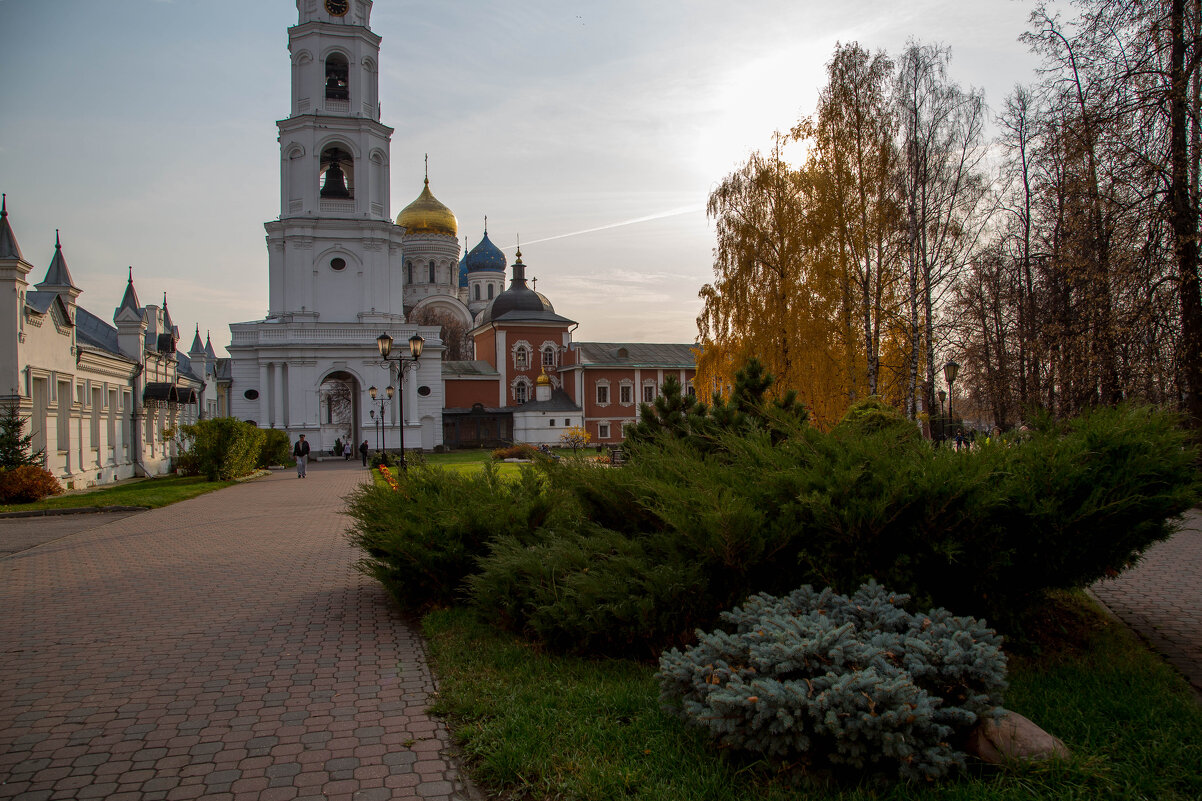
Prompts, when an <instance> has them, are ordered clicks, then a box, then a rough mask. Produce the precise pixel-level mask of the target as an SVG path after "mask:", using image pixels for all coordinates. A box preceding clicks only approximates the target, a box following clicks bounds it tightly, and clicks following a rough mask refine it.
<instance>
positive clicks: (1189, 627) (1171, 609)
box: [1092, 509, 1202, 693]
mask: <svg viewBox="0 0 1202 801" xmlns="http://www.w3.org/2000/svg"><path fill="white" fill-rule="evenodd" d="M1092 589H1093V592H1094V594H1095V595H1096V596H1097V597H1098V598H1099V599H1100V600H1101V601H1102V603H1104V604H1106V606H1107V607H1109V608H1110V610H1111V611H1112V612H1114V613H1115V615H1117V616H1118V618H1119V619H1120V620H1122V621H1123V622H1124V623H1126V624H1127V625H1128V626H1130V627H1131V628H1132V629H1134V630H1135V631H1136V633H1138V634H1139V635H1140V636H1141V637H1143V638H1144V639H1145V640H1146V641H1147V642H1148V643H1149V644H1150V645H1151V646H1152V647H1153V648H1155V649H1156V650H1157V651H1159V652H1160V653H1161V654H1162V655H1163V656H1164V658H1165V659H1166V660H1167V661H1168V662H1169V664H1171V665H1173V666H1174V667H1176V668H1177V669H1178V670H1180V671H1181V672H1182V674H1184V675H1185V678H1186V679H1187V680H1189V682H1190V684H1191V685H1193V687H1194V690H1196V691H1197V692H1199V693H1202V512H1199V511H1198V510H1197V509H1193V510H1191V511H1189V512H1187V513H1186V515H1185V523H1184V525H1183V526H1182V528H1181V530H1180V531H1178V532H1177V533H1176V534H1174V535H1173V536H1172V537H1171V538H1170V539H1167V540H1165V541H1164V542H1158V543H1156V544H1155V545H1153V546H1152V547H1151V548H1149V549H1148V551H1147V552H1146V553H1145V554H1144V557H1143V559H1142V560H1141V561H1140V563H1139V564H1138V565H1136V566H1135V567H1133V568H1131V569H1130V570H1127V571H1125V572H1123V573H1122V575H1120V576H1118V577H1117V578H1113V579H1105V580H1103V581H1100V582H1098V583H1097V584H1095V585H1094V586H1093V588H1092Z"/></svg>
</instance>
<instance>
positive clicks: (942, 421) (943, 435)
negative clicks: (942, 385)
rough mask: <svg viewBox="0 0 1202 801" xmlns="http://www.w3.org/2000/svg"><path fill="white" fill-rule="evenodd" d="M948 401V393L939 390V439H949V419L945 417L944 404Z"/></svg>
mask: <svg viewBox="0 0 1202 801" xmlns="http://www.w3.org/2000/svg"><path fill="white" fill-rule="evenodd" d="M945 400H947V392H945V391H944V390H942V389H941V390H939V439H940V440H941V441H942V440H945V439H947V418H946V417H944V416H943V402H944V401H945Z"/></svg>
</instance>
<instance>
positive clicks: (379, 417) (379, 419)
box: [367, 387, 396, 451]
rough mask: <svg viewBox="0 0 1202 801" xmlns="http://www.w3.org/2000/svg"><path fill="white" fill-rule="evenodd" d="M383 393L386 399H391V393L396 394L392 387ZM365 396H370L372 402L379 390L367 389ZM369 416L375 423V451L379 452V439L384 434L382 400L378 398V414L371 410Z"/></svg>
mask: <svg viewBox="0 0 1202 801" xmlns="http://www.w3.org/2000/svg"><path fill="white" fill-rule="evenodd" d="M384 392H385V394H387V396H388V398H389V399H391V398H392V393H394V392H396V390H395V389H393V388H392V387H388V389H386V390H384ZM367 394H368V395H371V399H372V400H373V401H374V400H375V399H376V395H377V394H379V390H378V389H376V388H375V387H368V388H367ZM371 416H372V418H373V419H374V420H375V421H376V450H377V451H379V450H380V445H381V437H382V435H383V433H384V398H380V413H379V414H376V410H375V409H372V410H371Z"/></svg>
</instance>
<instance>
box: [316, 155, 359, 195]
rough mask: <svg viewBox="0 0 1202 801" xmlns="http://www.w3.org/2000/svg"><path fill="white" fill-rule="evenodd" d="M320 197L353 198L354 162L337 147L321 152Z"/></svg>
mask: <svg viewBox="0 0 1202 801" xmlns="http://www.w3.org/2000/svg"><path fill="white" fill-rule="evenodd" d="M321 196H322V197H323V198H352V197H354V196H355V160H354V158H352V157H351V154H350V153H348V152H347V151H345V150H343V149H342V148H341V147H338V146H337V145H331V146H330V147H327V148H326V149H325V150H323V151H322V152H321Z"/></svg>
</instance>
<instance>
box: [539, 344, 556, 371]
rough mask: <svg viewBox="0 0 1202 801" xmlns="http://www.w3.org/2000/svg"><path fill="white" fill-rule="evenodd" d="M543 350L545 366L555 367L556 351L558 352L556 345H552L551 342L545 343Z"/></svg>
mask: <svg viewBox="0 0 1202 801" xmlns="http://www.w3.org/2000/svg"><path fill="white" fill-rule="evenodd" d="M542 351H543V366H544V367H554V366H555V353H556V348H555V346H554V345H550V344H548V345H543V347H542Z"/></svg>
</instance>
